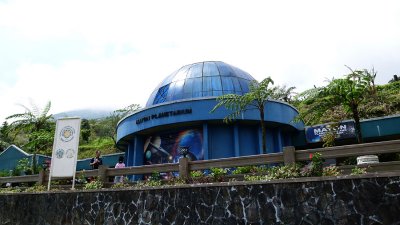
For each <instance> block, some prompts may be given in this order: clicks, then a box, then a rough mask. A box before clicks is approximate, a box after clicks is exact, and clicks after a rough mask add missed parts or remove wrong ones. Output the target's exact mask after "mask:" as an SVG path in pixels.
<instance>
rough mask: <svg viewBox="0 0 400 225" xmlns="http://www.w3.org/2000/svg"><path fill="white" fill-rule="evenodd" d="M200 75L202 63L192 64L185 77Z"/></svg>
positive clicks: (201, 73)
mask: <svg viewBox="0 0 400 225" xmlns="http://www.w3.org/2000/svg"><path fill="white" fill-rule="evenodd" d="M201 76H203V63H195V64H192V65H191V67H190V69H189V71H188V73H187V78H194V77H201Z"/></svg>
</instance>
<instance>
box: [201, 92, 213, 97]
mask: <svg viewBox="0 0 400 225" xmlns="http://www.w3.org/2000/svg"><path fill="white" fill-rule="evenodd" d="M209 96H212V91H203V97H209Z"/></svg>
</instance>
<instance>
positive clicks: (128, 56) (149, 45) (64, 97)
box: [0, 0, 400, 122]
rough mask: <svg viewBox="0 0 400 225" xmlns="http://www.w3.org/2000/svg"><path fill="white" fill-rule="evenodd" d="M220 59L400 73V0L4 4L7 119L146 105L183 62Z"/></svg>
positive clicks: (261, 66)
mask: <svg viewBox="0 0 400 225" xmlns="http://www.w3.org/2000/svg"><path fill="white" fill-rule="evenodd" d="M206 60H218V61H224V62H226V63H228V64H231V65H234V66H236V67H239V68H241V69H242V70H244V71H246V72H248V73H250V74H251V75H252V76H253V77H254V78H256V79H257V80H259V81H261V80H262V79H263V78H265V77H267V76H271V77H272V79H273V80H274V81H275V84H279V85H282V84H286V85H289V86H296V87H297V91H299V92H300V91H303V90H305V89H308V88H311V87H312V86H313V85H317V86H321V85H324V81H325V80H326V78H332V77H342V76H343V75H345V74H347V73H348V72H349V71H348V69H346V67H345V66H344V65H348V66H350V67H352V68H353V69H363V68H366V69H370V68H372V67H374V68H375V70H377V71H378V77H377V83H378V84H383V83H387V82H388V81H389V80H390V79H391V78H392V77H393V75H394V74H400V1H385V0H382V1H365V0H362V1H348V0H346V1H337V0H336V1H320V0H318V1H297V0H296V1H233V0H228V1H219V0H218V1H217V0H213V1H205V0H202V1H188V0H185V1H173V0H168V1H165V0H160V1H152V0H146V1H132V0H129V1H116V0H114V1H99V0H95V1H91V0H79V1H78V0H68V1H62V0H59V1H58V0H35V1H32V0H26V1H23V0H15V1H14V0H0V104H1V107H0V122H2V121H4V118H5V117H6V116H8V115H11V114H14V113H22V112H24V109H23V108H22V107H20V106H18V105H16V104H24V105H27V106H29V99H32V100H33V101H34V102H35V103H36V104H37V105H38V106H44V105H45V103H46V102H47V101H51V102H52V110H51V113H58V112H63V111H69V110H74V109H81V108H110V109H118V108H123V107H125V106H127V105H130V104H132V103H138V104H141V105H142V106H143V105H145V103H146V101H147V98H148V97H149V95H150V93H151V92H152V90H153V89H154V88H155V87H156V86H157V85H158V84H159V83H160V82H161V81H162V80H163V79H164V78H165V77H166V76H167V75H169V74H170V73H172V72H173V71H174V70H176V69H178V68H180V67H181V66H183V65H186V64H190V63H194V62H199V61H206Z"/></svg>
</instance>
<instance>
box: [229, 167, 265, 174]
mask: <svg viewBox="0 0 400 225" xmlns="http://www.w3.org/2000/svg"><path fill="white" fill-rule="evenodd" d="M258 171H259V167H257V166H238V167H237V168H236V169H235V170H234V171H233V172H232V174H246V173H257V172H258Z"/></svg>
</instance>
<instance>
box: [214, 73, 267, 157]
mask: <svg viewBox="0 0 400 225" xmlns="http://www.w3.org/2000/svg"><path fill="white" fill-rule="evenodd" d="M270 84H274V81H273V80H272V79H271V78H270V77H267V78H265V79H264V80H263V81H261V82H260V83H258V82H256V81H254V82H252V83H250V91H249V92H248V93H246V94H244V95H237V94H227V95H222V96H219V97H218V98H217V101H218V104H217V105H216V106H215V107H214V108H213V109H212V110H211V112H215V110H217V109H218V108H220V107H221V106H224V107H225V108H226V109H228V110H230V111H231V113H230V114H228V115H227V116H226V117H225V118H224V122H225V123H229V122H231V121H232V120H234V119H236V118H237V117H239V116H240V115H241V114H242V113H243V112H245V111H247V110H252V109H256V110H258V112H259V115H260V125H261V132H262V150H263V153H267V145H266V141H265V139H266V129H265V124H264V115H265V114H264V110H265V105H266V103H267V101H268V100H269V99H270V98H271V96H272V94H273V91H274V90H273V89H272V88H271V87H270Z"/></svg>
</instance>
